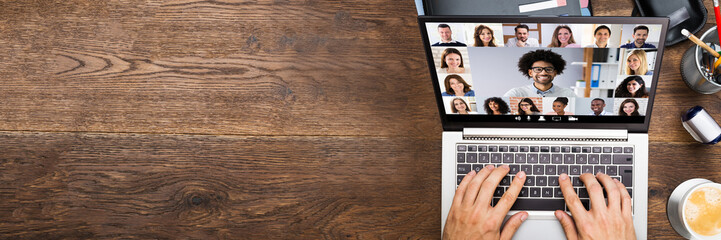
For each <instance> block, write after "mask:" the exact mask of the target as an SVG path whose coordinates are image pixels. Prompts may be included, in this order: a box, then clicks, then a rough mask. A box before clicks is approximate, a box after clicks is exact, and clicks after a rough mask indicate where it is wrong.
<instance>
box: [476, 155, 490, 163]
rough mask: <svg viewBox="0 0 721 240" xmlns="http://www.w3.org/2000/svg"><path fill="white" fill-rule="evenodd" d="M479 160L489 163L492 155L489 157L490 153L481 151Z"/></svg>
mask: <svg viewBox="0 0 721 240" xmlns="http://www.w3.org/2000/svg"><path fill="white" fill-rule="evenodd" d="M478 162H479V163H489V162H490V157H489V155H488V153H479V154H478Z"/></svg>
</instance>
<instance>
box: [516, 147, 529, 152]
mask: <svg viewBox="0 0 721 240" xmlns="http://www.w3.org/2000/svg"><path fill="white" fill-rule="evenodd" d="M518 151H519V152H528V146H520V147H518Z"/></svg>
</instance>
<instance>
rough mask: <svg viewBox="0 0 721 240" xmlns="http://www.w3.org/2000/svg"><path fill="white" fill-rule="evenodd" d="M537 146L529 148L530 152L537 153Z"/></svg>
mask: <svg viewBox="0 0 721 240" xmlns="http://www.w3.org/2000/svg"><path fill="white" fill-rule="evenodd" d="M538 149H539V148H538V146H531V152H538Z"/></svg>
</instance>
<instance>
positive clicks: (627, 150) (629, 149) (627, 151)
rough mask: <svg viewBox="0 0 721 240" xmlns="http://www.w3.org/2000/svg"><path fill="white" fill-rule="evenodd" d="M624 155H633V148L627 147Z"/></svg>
mask: <svg viewBox="0 0 721 240" xmlns="http://www.w3.org/2000/svg"><path fill="white" fill-rule="evenodd" d="M623 153H633V148H632V147H625V148H623Z"/></svg>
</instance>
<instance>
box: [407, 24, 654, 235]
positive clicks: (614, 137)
mask: <svg viewBox="0 0 721 240" xmlns="http://www.w3.org/2000/svg"><path fill="white" fill-rule="evenodd" d="M419 25H420V28H421V34H422V38H423V41H424V47H425V50H426V55H427V59H428V66H429V69H430V73H431V76H432V80H433V81H432V82H433V87H434V90H435V94H436V99H437V103H438V108H439V111H440V116H441V121H442V123H443V130H444V132H443V164H442V193H441V194H442V197H441V199H442V201H441V204H442V205H441V209H442V213H441V227H442V228H443V225H444V224H445V221H446V217H447V215H448V211H449V209H450V206H451V202H452V199H453V195H454V191H455V189H456V187H457V186H458V184H459V183H460V181H461V179H462V178H463V177H464V176H465V174H467V173H468V172H470V171H478V170H480V169H481V168H482V167H484V166H485V165H488V164H493V165H501V164H508V165H509V166H510V168H511V172H510V174H509V175H508V176H507V177H506V178H505V179H504V180H503V181H502V182H501V184H500V185H499V187H498V188H497V189H496V191H495V192H494V200H493V202H492V204H495V203H496V202H497V199H498V198H500V196H502V195H503V193H504V192H505V190H506V189H507V188H508V186H509V185H510V182H511V181H512V177H513V176H514V175H515V173H517V172H519V171H525V172H526V174H527V176H528V178H527V180H526V182H525V185H524V188H523V190H522V191H521V193H520V195H519V197H518V200H517V201H516V203H515V204H514V206H513V207H512V209H511V212H509V213H508V216H511V215H512V214H514V213H516V212H517V211H528V212H529V213H530V215H529V218H528V220H527V221H526V222H524V223H523V225H522V226H521V227H520V229H519V230H518V232H516V234H515V235H514V239H563V238H564V237H565V235H564V233H563V229H562V227H561V225H560V223H559V222H558V221H557V220H556V218H555V217H554V215H553V211H554V210H558V209H560V210H566V211H568V209H567V208H566V206H565V203H564V200H563V196H562V195H561V191H560V189H559V187H558V175H560V174H561V173H567V174H568V175H569V176H571V179H572V181H573V183H574V187H575V188H576V193H577V194H578V195H579V197H580V198H581V201H582V202H583V203H584V205H585V206H586V207H587V208H588V205H589V204H588V201H589V199H588V192H587V191H586V189H585V187H584V185H583V183H582V182H581V181H580V180H579V178H578V177H579V176H580V175H581V174H582V173H586V172H590V173H596V172H603V173H606V174H609V175H611V176H612V177H613V178H617V179H619V180H620V181H621V182H623V183H624V184H625V185H626V186H627V190H628V191H629V193H631V196H632V198H633V219H634V226H635V228H636V234H637V235H638V238H639V239H645V238H647V237H646V232H647V213H646V209H647V189H648V180H647V177H648V126H649V121H650V119H651V111H652V109H653V102H654V101H653V100H654V97H655V92H656V86H657V85H658V75H659V73H660V70H661V69H660V67H661V58H662V56H663V45H664V39H665V37H664V36H665V35H666V31H667V28H668V19H667V18H631V17H518V16H493V17H480V16H420V17H419Z"/></svg>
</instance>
